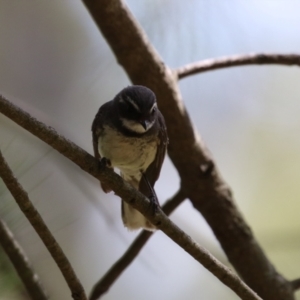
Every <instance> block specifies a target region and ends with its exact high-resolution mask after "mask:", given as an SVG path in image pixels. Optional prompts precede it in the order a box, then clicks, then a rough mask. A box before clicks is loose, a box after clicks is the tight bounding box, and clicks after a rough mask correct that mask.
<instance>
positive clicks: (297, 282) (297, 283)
mask: <svg viewBox="0 0 300 300" xmlns="http://www.w3.org/2000/svg"><path fill="white" fill-rule="evenodd" d="M290 284H291V286H292V289H293V291H297V290H299V289H300V278H297V279H294V280H291V281H290Z"/></svg>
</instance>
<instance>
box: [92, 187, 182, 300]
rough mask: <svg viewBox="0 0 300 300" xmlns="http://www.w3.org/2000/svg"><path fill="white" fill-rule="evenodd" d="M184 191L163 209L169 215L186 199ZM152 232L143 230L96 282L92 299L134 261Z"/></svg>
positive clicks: (109, 285) (103, 291)
mask: <svg viewBox="0 0 300 300" xmlns="http://www.w3.org/2000/svg"><path fill="white" fill-rule="evenodd" d="M185 198H186V197H185V195H184V193H183V191H182V190H181V189H180V190H179V191H178V192H177V193H176V194H175V195H174V196H173V197H172V198H171V199H170V200H168V201H167V202H166V203H165V204H164V205H163V206H162V209H163V211H164V212H165V214H166V215H169V214H170V213H171V212H172V211H173V210H174V209H175V208H176V207H177V206H178V205H179V204H180V203H182V202H183V200H184V199H185ZM152 234H153V233H152V232H150V231H146V230H143V231H142V232H141V233H140V234H139V235H138V237H137V238H136V239H135V240H134V242H133V243H132V244H131V246H130V247H129V248H128V249H127V251H126V252H125V253H124V254H123V256H122V257H120V258H119V259H118V260H117V261H116V262H115V263H114V264H113V265H112V267H111V268H110V269H109V270H108V271H107V272H106V274H105V275H104V276H103V277H102V278H101V279H100V280H99V281H98V282H97V283H96V284H95V286H94V288H93V290H92V292H91V295H90V298H89V299H90V300H96V299H98V298H100V297H101V296H102V295H103V294H104V293H106V292H107V291H108V289H109V288H110V287H111V286H112V284H113V283H114V282H115V281H116V280H117V279H118V277H119V276H120V275H121V274H122V272H123V271H124V270H125V269H126V268H127V267H128V266H129V265H130V264H131V263H132V262H133V260H134V259H135V258H136V256H137V255H138V254H139V253H140V251H141V249H142V248H143V246H144V245H145V244H146V243H147V241H148V240H149V238H150V237H151V236H152Z"/></svg>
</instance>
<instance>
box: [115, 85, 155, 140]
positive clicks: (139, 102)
mask: <svg viewBox="0 0 300 300" xmlns="http://www.w3.org/2000/svg"><path fill="white" fill-rule="evenodd" d="M114 101H115V104H116V106H117V110H118V115H119V119H120V121H121V124H122V126H123V127H125V128H126V129H127V130H130V131H132V132H134V133H138V134H143V133H145V132H147V131H148V130H149V129H150V128H151V127H152V126H153V124H154V122H155V120H156V118H157V104H156V97H155V94H154V93H153V92H152V91H151V90H150V89H148V88H146V87H144V86H141V85H132V86H129V87H127V88H125V89H123V90H122V91H121V92H120V93H119V94H118V95H117V96H116V98H115V99H114Z"/></svg>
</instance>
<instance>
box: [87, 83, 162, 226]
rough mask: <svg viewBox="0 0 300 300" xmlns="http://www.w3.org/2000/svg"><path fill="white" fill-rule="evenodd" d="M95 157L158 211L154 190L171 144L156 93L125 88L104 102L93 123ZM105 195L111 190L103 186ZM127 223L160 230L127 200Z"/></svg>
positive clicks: (123, 208) (136, 87)
mask: <svg viewBox="0 0 300 300" xmlns="http://www.w3.org/2000/svg"><path fill="white" fill-rule="evenodd" d="M92 136H93V148H94V155H95V157H96V158H97V159H99V161H100V163H101V162H102V163H104V164H105V165H106V166H109V167H111V168H115V167H116V168H117V169H119V170H120V175H121V177H122V178H123V179H124V180H125V181H127V182H128V183H130V184H131V185H132V186H133V187H134V188H136V189H137V190H139V191H140V192H141V193H142V194H144V195H145V196H146V197H148V199H149V200H150V205H151V206H152V207H154V210H155V209H156V208H157V206H159V202H158V199H157V196H156V193H155V190H154V184H155V182H156V181H157V179H158V177H159V175H160V171H161V167H162V164H163V161H164V158H165V154H166V151H167V145H168V134H167V128H166V124H165V120H164V117H163V115H162V114H161V112H160V111H159V109H158V107H157V101H156V96H155V94H154V92H153V91H152V90H151V89H149V88H147V87H145V86H142V85H131V86H128V87H126V88H124V89H122V90H121V91H120V92H119V93H118V94H117V95H116V96H115V97H114V98H113V100H111V101H108V102H106V103H104V104H103V105H102V106H101V107H100V108H99V110H98V112H97V114H96V116H95V118H94V121H93V123H92ZM101 187H102V189H103V191H104V192H105V193H108V192H110V191H111V189H110V188H109V187H108V186H106V185H105V184H103V183H101ZM121 203H122V204H121V215H122V220H123V224H124V226H125V227H127V228H128V229H129V230H137V229H140V228H143V229H145V230H148V231H154V230H156V227H155V226H154V225H153V224H152V223H151V222H150V221H149V220H147V219H146V218H145V217H144V216H143V215H142V214H141V213H140V212H139V211H137V210H136V209H134V208H133V207H132V206H131V205H130V204H128V203H126V202H125V201H124V200H122V202H121Z"/></svg>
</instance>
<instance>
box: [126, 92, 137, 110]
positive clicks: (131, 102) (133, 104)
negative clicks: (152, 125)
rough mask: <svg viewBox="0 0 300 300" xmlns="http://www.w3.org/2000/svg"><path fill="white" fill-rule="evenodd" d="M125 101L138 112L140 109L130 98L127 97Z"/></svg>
mask: <svg viewBox="0 0 300 300" xmlns="http://www.w3.org/2000/svg"><path fill="white" fill-rule="evenodd" d="M126 100H127V101H128V102H129V103H130V104H131V105H132V106H133V107H134V108H135V110H136V111H139V112H140V108H139V107H138V106H137V105H136V103H135V102H134V101H133V100H132V99H131V98H130V97H128V96H127V97H126Z"/></svg>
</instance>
